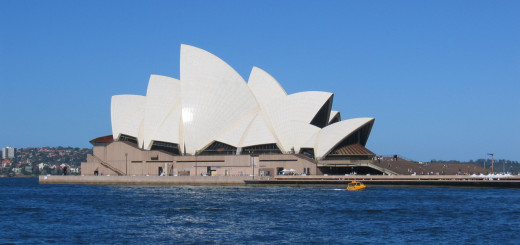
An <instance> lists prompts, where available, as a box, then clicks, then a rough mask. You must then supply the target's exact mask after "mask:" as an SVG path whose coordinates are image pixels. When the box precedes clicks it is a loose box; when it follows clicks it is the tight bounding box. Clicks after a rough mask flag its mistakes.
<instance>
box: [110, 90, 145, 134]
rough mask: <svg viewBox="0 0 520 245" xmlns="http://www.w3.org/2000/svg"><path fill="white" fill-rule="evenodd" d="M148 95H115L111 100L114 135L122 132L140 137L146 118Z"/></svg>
mask: <svg viewBox="0 0 520 245" xmlns="http://www.w3.org/2000/svg"><path fill="white" fill-rule="evenodd" d="M145 102H146V97H144V96H141V95H114V96H112V101H111V110H110V114H111V120H112V136H113V137H114V139H115V140H117V139H119V137H120V136H121V134H126V135H129V136H132V137H136V138H138V136H139V130H140V129H141V123H142V121H143V118H144V108H145Z"/></svg>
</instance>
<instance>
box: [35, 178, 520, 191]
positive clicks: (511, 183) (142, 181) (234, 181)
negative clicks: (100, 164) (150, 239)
mask: <svg viewBox="0 0 520 245" xmlns="http://www.w3.org/2000/svg"><path fill="white" fill-rule="evenodd" d="M353 180H356V181H362V182H363V183H365V184H366V185H367V186H368V187H376V186H378V187H379V186H387V187H395V186H400V187H414V186H422V187H498V188H520V176H518V175H514V176H470V175H345V176H341V175H333V176H324V175H319V176H315V175H314V176H300V175H297V176H276V177H267V176H255V177H254V178H253V176H56V175H51V176H40V177H39V183H40V184H86V185H288V186H346V184H347V183H349V182H350V181H353Z"/></svg>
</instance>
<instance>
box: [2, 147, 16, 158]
mask: <svg viewBox="0 0 520 245" xmlns="http://www.w3.org/2000/svg"><path fill="white" fill-rule="evenodd" d="M15 157H16V148H13V147H9V146H8V147H5V148H3V149H2V158H3V159H14V158H15Z"/></svg>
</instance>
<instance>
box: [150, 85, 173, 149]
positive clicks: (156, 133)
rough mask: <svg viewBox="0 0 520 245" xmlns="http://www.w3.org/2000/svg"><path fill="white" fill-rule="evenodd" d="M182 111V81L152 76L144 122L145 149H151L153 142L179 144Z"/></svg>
mask: <svg viewBox="0 0 520 245" xmlns="http://www.w3.org/2000/svg"><path fill="white" fill-rule="evenodd" d="M181 110H182V107H181V84H180V81H179V80H177V79H175V78H171V77H166V76H158V75H152V76H150V80H149V82H148V91H147V92H146V107H145V118H144V121H143V130H144V138H143V141H144V148H145V149H148V150H149V149H150V148H151V146H152V141H164V142H170V143H176V144H178V143H179V123H180V118H181Z"/></svg>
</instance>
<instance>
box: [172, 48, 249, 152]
mask: <svg viewBox="0 0 520 245" xmlns="http://www.w3.org/2000/svg"><path fill="white" fill-rule="evenodd" d="M180 65H181V69H180V71H181V72H180V75H181V79H180V80H181V95H182V118H183V128H184V144H185V147H186V152H187V153H190V154H194V153H195V152H196V151H197V150H198V149H201V148H203V147H204V146H205V145H207V144H209V143H210V142H211V141H213V140H214V139H215V138H216V136H218V135H219V134H220V133H221V132H222V131H223V130H225V129H226V128H228V127H229V125H231V124H234V123H235V122H236V121H238V120H239V119H241V118H242V117H244V116H245V115H247V114H248V113H251V112H252V111H254V110H258V104H257V103H256V99H255V97H254V95H253V94H252V93H251V91H250V90H249V88H248V87H247V84H246V83H245V81H244V79H242V77H241V76H240V75H239V74H238V73H237V72H236V71H235V70H233V68H231V66H229V65H228V64H226V63H225V62H224V61H222V60H221V59H219V58H218V57H216V56H215V55H213V54H211V53H209V52H207V51H205V50H202V49H199V48H196V47H193V46H189V45H182V46H181V64H180Z"/></svg>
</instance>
